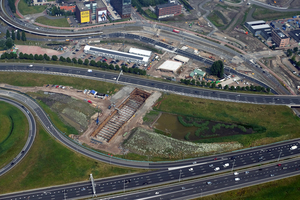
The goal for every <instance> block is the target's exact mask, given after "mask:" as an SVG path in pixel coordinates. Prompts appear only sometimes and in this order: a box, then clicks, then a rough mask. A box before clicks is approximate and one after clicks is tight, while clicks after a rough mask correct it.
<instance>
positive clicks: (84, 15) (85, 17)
mask: <svg viewBox="0 0 300 200" xmlns="http://www.w3.org/2000/svg"><path fill="white" fill-rule="evenodd" d="M80 19H81V23H85V22H90V11H89V10H88V11H82V12H81V13H80Z"/></svg>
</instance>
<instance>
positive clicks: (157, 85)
mask: <svg viewBox="0 0 300 200" xmlns="http://www.w3.org/2000/svg"><path fill="white" fill-rule="evenodd" d="M0 70H1V71H21V72H31V71H32V72H34V73H48V74H54V75H66V76H73V75H74V76H79V77H82V78H90V79H94V80H101V81H109V82H114V80H113V78H116V77H117V76H118V74H117V73H112V72H105V71H97V70H93V72H92V73H88V72H87V69H83V68H77V67H68V66H56V65H44V64H33V67H28V64H19V63H5V64H4V63H1V64H0ZM118 83H120V84H131V85H134V86H137V87H147V88H151V89H156V90H160V91H165V92H171V93H175V94H180V95H185V96H192V97H198V98H206V99H214V100H220V101H231V102H240V103H253V104H266V105H287V106H299V105H300V97H299V96H278V95H262V94H248V93H237V92H229V91H223V90H209V89H205V88H201V87H188V86H185V85H181V84H175V83H172V82H161V81H156V80H150V79H144V78H143V77H142V76H141V77H139V76H130V75H122V76H121V77H120V79H119V82H118ZM45 84H47V83H45Z"/></svg>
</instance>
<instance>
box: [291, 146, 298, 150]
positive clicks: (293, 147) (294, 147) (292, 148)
mask: <svg viewBox="0 0 300 200" xmlns="http://www.w3.org/2000/svg"><path fill="white" fill-rule="evenodd" d="M297 148H298V147H297V146H296V145H294V146H291V148H290V150H295V149H297Z"/></svg>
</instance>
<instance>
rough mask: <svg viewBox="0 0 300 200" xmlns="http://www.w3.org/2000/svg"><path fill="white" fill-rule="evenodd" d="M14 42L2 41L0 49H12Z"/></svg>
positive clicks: (9, 39) (9, 40)
mask: <svg viewBox="0 0 300 200" xmlns="http://www.w3.org/2000/svg"><path fill="white" fill-rule="evenodd" d="M13 45H14V41H13V40H12V39H11V38H7V39H2V40H0V49H3V50H7V49H10V48H12V46H13Z"/></svg>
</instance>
